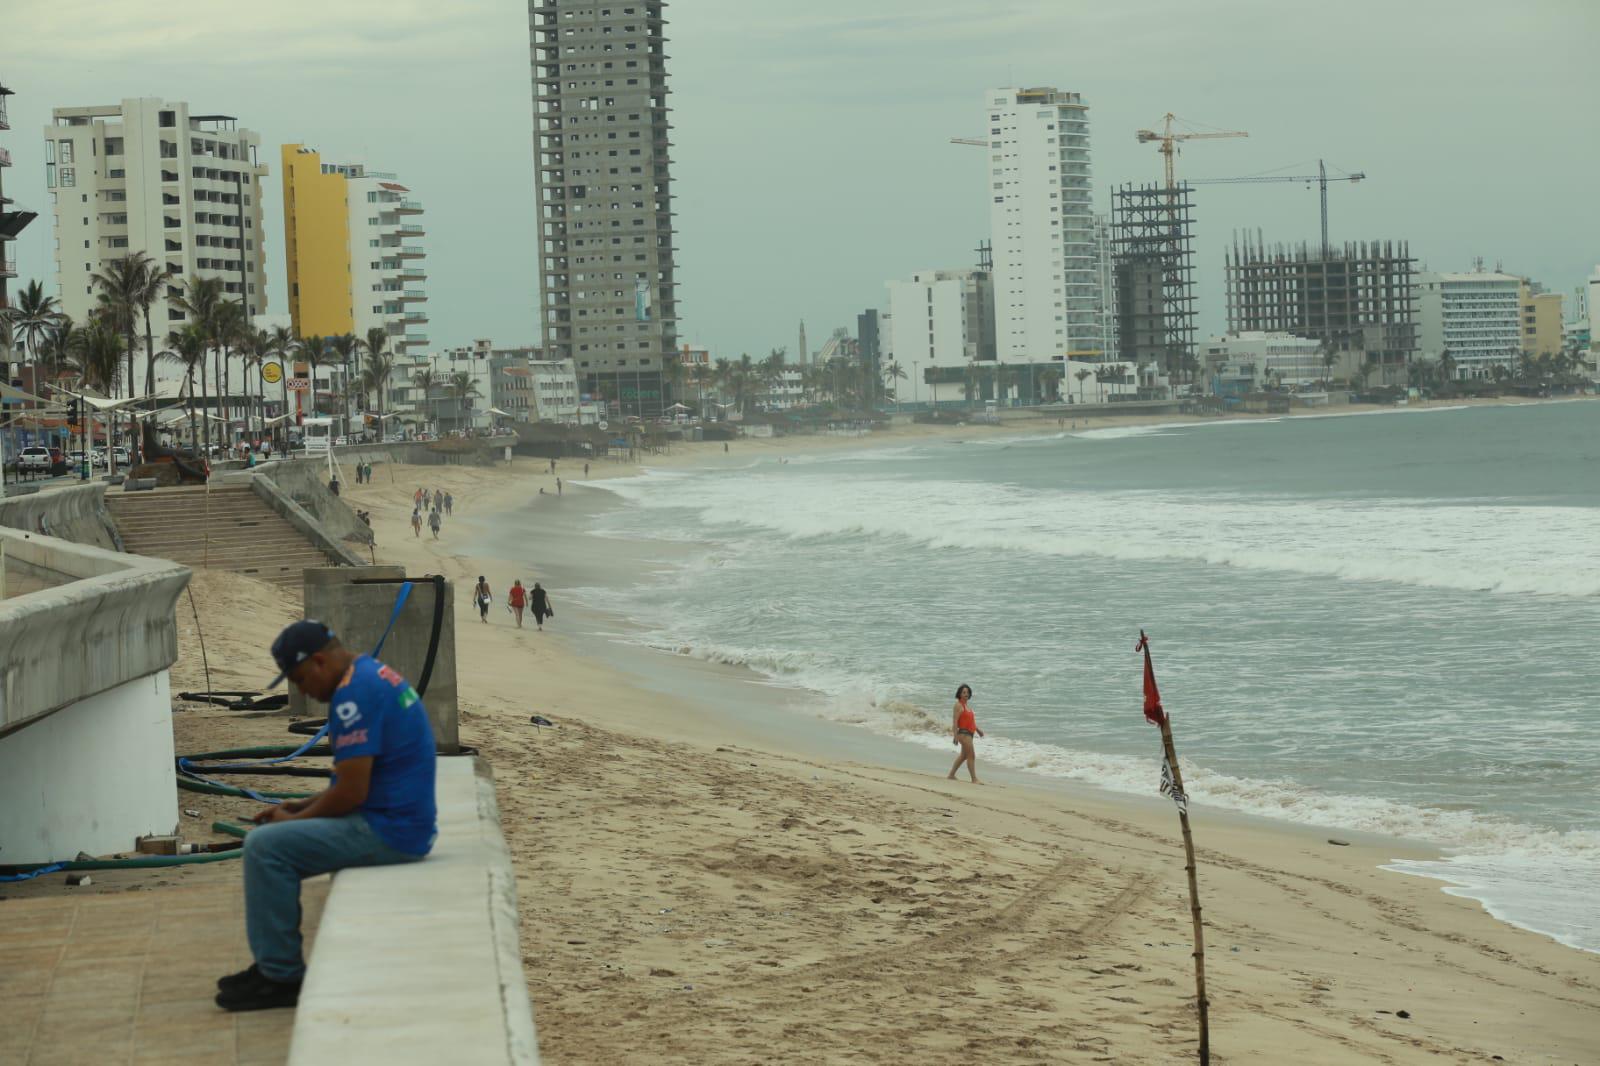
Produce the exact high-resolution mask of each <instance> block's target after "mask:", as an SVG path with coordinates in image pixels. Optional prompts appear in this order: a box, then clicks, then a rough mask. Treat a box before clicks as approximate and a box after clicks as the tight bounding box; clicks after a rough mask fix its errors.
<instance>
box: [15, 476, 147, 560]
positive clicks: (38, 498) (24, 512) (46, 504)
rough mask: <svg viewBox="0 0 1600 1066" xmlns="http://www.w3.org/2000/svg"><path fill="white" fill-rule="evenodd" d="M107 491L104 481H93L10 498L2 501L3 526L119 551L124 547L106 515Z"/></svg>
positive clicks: (108, 516)
mask: <svg viewBox="0 0 1600 1066" xmlns="http://www.w3.org/2000/svg"><path fill="white" fill-rule="evenodd" d="M106 488H107V486H106V485H105V484H104V483H103V482H97V481H90V482H86V483H84V484H81V485H69V486H65V487H62V488H51V489H48V490H46V491H44V492H34V493H30V494H28V495H26V496H7V497H6V498H4V499H0V526H9V527H10V528H12V529H20V530H25V531H26V532H29V533H43V534H44V535H46V536H50V537H60V538H61V539H62V540H70V541H71V542H72V543H74V544H88V545H90V546H92V547H96V548H107V549H110V550H112V551H116V550H118V549H119V548H120V547H121V545H120V544H119V543H118V541H117V533H116V526H115V525H113V524H112V522H111V516H110V515H109V514H107V513H106Z"/></svg>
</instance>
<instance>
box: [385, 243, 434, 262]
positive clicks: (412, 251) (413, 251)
mask: <svg viewBox="0 0 1600 1066" xmlns="http://www.w3.org/2000/svg"><path fill="white" fill-rule="evenodd" d="M384 251H386V252H389V253H391V254H393V255H397V256H399V257H400V258H401V259H421V258H422V257H423V256H425V255H427V254H428V253H426V252H424V251H423V250H422V245H420V244H402V245H398V246H396V247H394V248H386V249H384Z"/></svg>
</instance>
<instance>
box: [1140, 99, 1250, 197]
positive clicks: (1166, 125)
mask: <svg viewBox="0 0 1600 1066" xmlns="http://www.w3.org/2000/svg"><path fill="white" fill-rule="evenodd" d="M1182 121H1184V120H1183V119H1180V118H1179V117H1178V116H1177V115H1174V114H1173V113H1172V112H1171V111H1168V112H1167V113H1166V115H1165V116H1163V118H1162V120H1161V132H1160V133H1157V132H1155V131H1154V130H1140V131H1139V132H1138V134H1137V136H1138V138H1139V143H1140V144H1147V143H1149V142H1150V141H1160V142H1161V148H1160V149H1159V151H1160V152H1161V159H1162V161H1163V163H1164V164H1165V170H1166V176H1167V188H1168V189H1171V188H1174V182H1173V171H1174V169H1175V168H1174V166H1173V164H1174V161H1175V157H1176V156H1177V154H1178V151H1179V149H1178V142H1179V141H1204V140H1212V139H1215V138H1218V137H1248V136H1250V135H1249V134H1248V133H1246V132H1244V131H1243V130H1207V131H1205V132H1201V131H1198V130H1179V131H1178V132H1176V133H1174V132H1173V129H1172V124H1173V123H1174V122H1182Z"/></svg>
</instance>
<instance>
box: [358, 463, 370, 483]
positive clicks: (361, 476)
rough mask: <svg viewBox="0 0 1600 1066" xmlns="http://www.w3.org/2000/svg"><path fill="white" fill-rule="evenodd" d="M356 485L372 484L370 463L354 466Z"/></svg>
mask: <svg viewBox="0 0 1600 1066" xmlns="http://www.w3.org/2000/svg"><path fill="white" fill-rule="evenodd" d="M356 484H357V485H370V484H372V464H371V463H357V464H356Z"/></svg>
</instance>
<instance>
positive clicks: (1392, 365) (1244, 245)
mask: <svg viewBox="0 0 1600 1066" xmlns="http://www.w3.org/2000/svg"><path fill="white" fill-rule="evenodd" d="M1415 263H1416V260H1415V259H1413V258H1412V257H1411V253H1410V248H1409V246H1408V245H1407V244H1406V242H1405V241H1399V242H1396V241H1372V242H1366V241H1362V242H1359V243H1357V242H1348V243H1346V244H1345V246H1344V247H1343V248H1342V249H1332V248H1330V249H1328V250H1327V251H1326V253H1324V254H1317V253H1316V252H1314V251H1313V250H1312V249H1311V248H1310V247H1309V246H1308V245H1306V244H1304V243H1301V244H1299V245H1294V246H1288V245H1282V244H1275V245H1272V246H1270V247H1269V246H1268V245H1267V244H1266V243H1265V242H1264V241H1263V240H1262V239H1261V236H1260V234H1259V233H1258V234H1256V235H1255V237H1254V238H1253V239H1252V237H1251V236H1250V235H1249V234H1245V235H1244V236H1243V237H1242V238H1241V236H1240V235H1239V234H1237V233H1236V234H1235V235H1234V241H1233V247H1232V248H1231V249H1230V250H1229V251H1228V253H1227V300H1228V332H1229V333H1242V332H1246V331H1262V332H1282V333H1292V334H1294V335H1295V336H1298V337H1309V338H1312V339H1314V340H1319V341H1321V342H1322V343H1323V345H1324V350H1325V351H1326V352H1327V353H1329V354H1330V355H1331V354H1332V353H1335V352H1341V351H1356V352H1361V353H1362V359H1361V362H1362V363H1376V364H1377V366H1378V368H1379V369H1380V370H1381V371H1382V374H1381V377H1382V380H1383V381H1384V382H1386V383H1390V384H1395V383H1403V370H1404V367H1405V365H1406V364H1407V362H1409V360H1410V359H1411V356H1412V355H1413V354H1415V352H1416V350H1417V326H1416V307H1415V301H1416V297H1415V295H1414V293H1413V291H1412V281H1413V277H1412V275H1413V273H1414V270H1413V267H1414V265H1415ZM1396 368H1399V373H1397V372H1396ZM1397 379H1398V380H1397Z"/></svg>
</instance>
